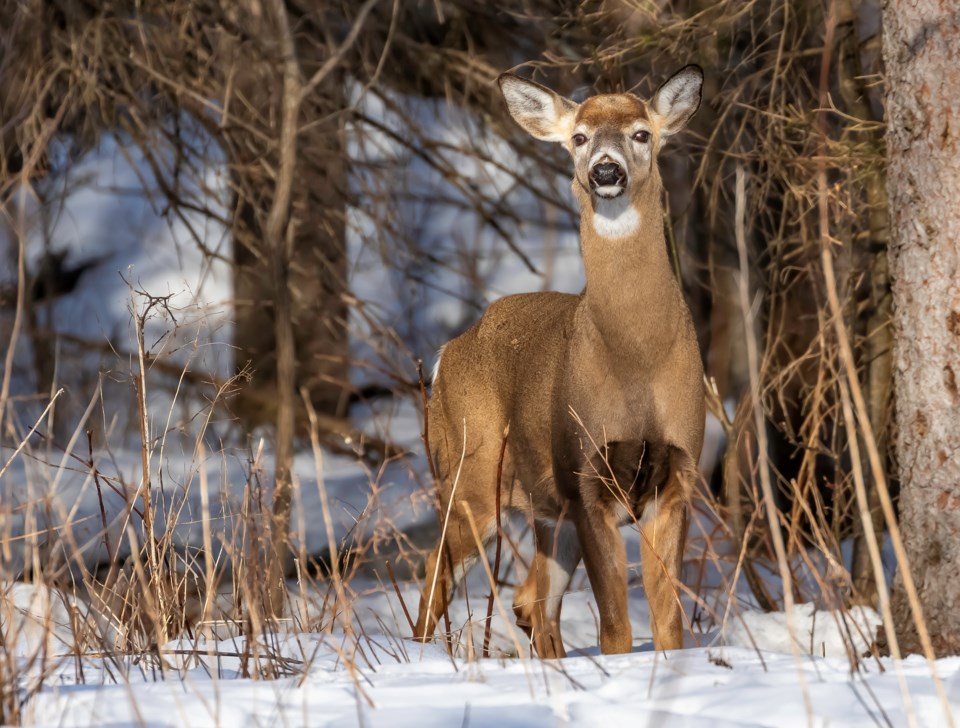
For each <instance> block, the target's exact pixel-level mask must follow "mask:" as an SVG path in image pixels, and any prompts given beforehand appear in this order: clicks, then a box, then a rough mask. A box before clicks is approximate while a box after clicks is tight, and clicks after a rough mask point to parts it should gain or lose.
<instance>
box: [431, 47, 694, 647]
mask: <svg viewBox="0 0 960 728" xmlns="http://www.w3.org/2000/svg"><path fill="white" fill-rule="evenodd" d="M498 83H499V87H500V91H501V93H502V95H503V98H504V100H505V102H506V106H507V110H508V111H509V113H510V115H511V116H512V117H513V119H514V120H515V121H516V122H517V123H518V124H519V125H520V126H521V127H522V128H523V129H524V130H526V131H527V132H528V133H529V134H531V135H532V136H533V137H535V138H536V139H539V140H542V141H547V142H554V143H558V144H562V145H563V146H564V147H565V148H566V149H567V151H568V152H569V153H570V155H571V157H572V158H573V164H574V175H573V180H572V187H573V194H574V197H575V198H576V201H577V202H578V204H579V207H580V249H581V254H582V259H583V264H584V272H585V274H586V286H585V288H584V289H583V291H582V292H581V293H580V294H579V295H574V294H565V293H558V292H538V293H526V294H518V295H511V296H506V297H504V298H501V299H499V300H497V301H495V302H493V303H492V304H491V305H490V306H489V307H488V308H487V310H486V312H485V313H484V314H483V316H482V317H481V318H480V319H479V320H478V321H477V322H476V323H475V324H474V325H473V326H472V327H471V328H469V329H468V330H467V331H465V332H464V333H463V334H461V335H460V336H459V337H457V338H455V339H453V340H452V341H450V342H448V343H447V344H445V345H444V347H443V348H441V350H440V353H439V361H438V363H437V366H436V368H435V370H434V377H433V381H432V392H431V395H430V398H429V402H428V403H427V405H426V408H425V409H426V412H425V428H426V432H428V433H429V437H428V438H425V440H428V444H429V453H428V457H430V458H432V463H433V469H434V472H435V476H436V478H437V481H438V482H437V490H438V497H439V498H438V499H439V507H440V513H441V515H442V516H443V518H445V521H444V524H443V529H442V534H441V537H440V542H439V543H438V544H437V547H436V548H435V549H433V551H432V552H431V553H430V554H429V556H428V558H427V562H426V578H425V580H424V584H423V589H422V593H421V595H420V606H419V614H418V619H417V623H416V625H415V628H414V638H415V639H418V640H420V641H427V640H429V639H431V638H432V637H433V634H434V632H435V630H436V625H437V621H438V619H439V618H440V616H441V615H443V614H444V613H445V611H446V609H447V607H448V604H449V602H450V600H451V598H452V595H453V591H454V589H455V587H456V585H457V583H458V582H459V581H460V580H461V579H462V578H463V575H464V574H465V573H466V571H467V570H468V569H469V568H470V566H471V565H472V564H473V563H475V562H476V561H477V559H478V557H479V553H480V551H479V550H480V549H481V548H486V547H487V546H489V545H490V544H491V543H492V541H493V539H494V538H495V537H496V535H497V531H498V527H499V525H500V517H499V515H498V513H497V507H498V505H499V507H500V509H501V513H502V514H507V513H520V514H524V515H525V516H526V517H527V518H528V520H529V522H530V523H531V525H532V532H533V538H534V544H535V554H534V556H533V559H532V561H531V564H530V569H529V572H528V574H527V576H526V579H525V581H523V583H522V584H520V586H519V587H518V588H517V589H516V591H515V598H514V602H513V611H514V613H515V615H516V623H517V625H518V626H519V627H520V628H521V629H522V630H523V631H524V632H525V633H526V635H527V637H528V639H529V640H530V643H531V644H532V647H533V649H534V650H535V651H536V653H537V655H538V656H539V657H541V658H544V659H551V658H561V657H565V656H566V651H565V649H564V646H563V641H562V637H561V634H560V609H561V603H562V600H563V596H564V593H565V592H566V591H567V589H568V587H569V585H570V582H571V579H572V576H573V574H574V572H575V570H576V569H577V567H578V566H579V564H580V561H581V559H582V560H583V562H584V564H585V567H586V572H587V576H588V578H589V582H590V586H591V588H592V590H593V594H594V598H595V600H596V605H597V611H598V613H599V618H600V619H599V622H600V628H599V641H600V649H601V652H602V653H604V654H616V653H624V652H629V651H630V650H631V649H632V644H633V636H632V628H631V624H630V620H629V618H628V614H627V560H626V550H625V546H624V542H623V539H622V537H621V535H620V532H619V529H620V527H622V526H624V525H627V524H630V523H632V524H635V525H636V526H637V527H638V528H639V531H640V535H641V553H640V556H641V571H642V577H643V586H644V589H645V592H646V596H647V598H648V601H649V604H650V622H651V630H652V635H653V644H654V648H655V649H656V650H658V651H661V650H671V649H679V648H682V647H683V609H682V607H681V604H680V600H679V597H678V587H677V585H678V584H679V583H680V581H679V577H680V569H681V559H682V555H683V549H684V542H685V538H686V532H687V519H688V515H687V509H688V503H689V500H690V498H691V494H692V492H693V489H694V487H695V483H696V478H697V462H698V460H699V456H700V449H701V446H702V444H703V432H704V422H705V399H704V394H705V392H704V384H703V365H702V363H701V358H700V349H699V345H698V343H697V337H696V332H695V329H694V324H693V318H692V316H691V313H690V309H689V307H688V306H687V304H686V301H685V299H684V295H683V291H682V288H681V285H680V283H679V282H678V280H677V278H676V276H675V275H674V272H673V268H672V266H671V263H670V256H669V254H668V250H667V245H666V240H665V235H664V222H663V204H662V182H661V178H660V173H659V170H658V167H657V155H658V153H659V152H660V150H661V148H662V146H663V144H664V142H665V141H666V139H667V138H668V137H670V136H672V135H674V134H677V133H678V132H680V131H681V130H682V129H683V128H684V127H685V126H686V125H687V123H688V122H689V121H690V119H691V118H692V117H693V116H694V114H695V113H696V112H697V110H698V108H699V107H700V100H701V93H702V92H701V89H702V85H703V71H702V70H701V69H700V67H699V66H695V65H689V66H686V67H684V68H683V69H681V70H680V71H678V72H677V73H676V74H674V75H673V76H672V77H670V78H669V79H668V80H667V81H665V82H664V83H663V84H662V85H661V86H660V87H659V88H658V89H657V91H656V93H655V94H654V95H653V97H652V99H650V100H643V99H641V98H640V97H638V96H636V95H634V94H631V93H614V94H599V95H595V96H592V97H590V98H588V99H586V100H585V101H583V102H582V103H575V102H574V101H571V100H569V99H567V98H565V97H563V96H561V95H559V94H557V93H555V92H553V91H552V90H550V89H548V88H546V87H544V86H542V85H540V84H538V83H535V82H533V81H529V80H526V79H524V78H522V77H520V76H517V75H515V74H512V73H504V74H503V75H501V76H500V77H499V79H498ZM498 471H499V473H500V475H499V477H498V476H497V473H498Z"/></svg>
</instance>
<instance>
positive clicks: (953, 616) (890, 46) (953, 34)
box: [883, 0, 960, 654]
mask: <svg viewBox="0 0 960 728" xmlns="http://www.w3.org/2000/svg"><path fill="white" fill-rule="evenodd" d="M883 33H884V37H883V55H884V62H885V64H886V71H887V92H886V113H887V151H888V158H889V169H888V173H887V189H888V193H889V197H890V213H891V225H892V245H891V251H890V252H891V260H890V264H891V276H892V285H893V301H894V337H895V349H894V384H895V389H896V448H897V458H898V461H899V469H900V481H901V495H900V520H901V526H902V530H903V533H904V538H905V546H906V551H907V555H908V558H909V561H910V567H911V570H912V573H913V575H914V578H915V580H916V582H917V589H918V591H919V597H920V601H921V604H922V605H923V609H924V614H925V618H926V621H927V625H928V627H929V629H930V633H931V636H932V638H933V644H934V649H935V650H936V652H937V653H938V654H947V653H950V654H956V653H957V652H958V651H960V578H958V575H960V391H958V379H960V10H958V9H957V6H956V5H955V4H953V3H948V2H938V1H937V0H889V1H888V2H886V3H885V4H884V7H883ZM893 609H894V618H895V621H896V622H897V625H898V631H899V632H900V639H901V648H902V649H903V650H904V651H905V652H908V651H918V650H919V642H918V638H917V632H916V629H915V627H914V625H913V620H912V619H911V617H910V609H909V606H908V603H907V596H906V594H905V591H904V589H903V579H902V576H900V575H898V577H897V579H896V580H895V583H894V593H893Z"/></svg>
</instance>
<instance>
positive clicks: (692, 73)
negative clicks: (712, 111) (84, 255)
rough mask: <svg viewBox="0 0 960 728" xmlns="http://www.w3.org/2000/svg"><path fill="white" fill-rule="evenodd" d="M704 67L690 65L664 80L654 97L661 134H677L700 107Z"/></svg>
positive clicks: (654, 108) (654, 106) (655, 111)
mask: <svg viewBox="0 0 960 728" xmlns="http://www.w3.org/2000/svg"><path fill="white" fill-rule="evenodd" d="M702 89H703V69H702V68H700V66H696V65H690V66H685V67H683V68H681V69H680V70H679V71H677V72H676V73H675V74H673V76H671V77H670V78H669V79H667V80H666V81H664V83H663V84H662V85H661V86H660V88H658V89H657V93H656V94H655V95H654V97H653V104H652V106H653V112H654V113H655V114H656V115H657V116H658V117H659V122H660V135H661V136H669V135H671V134H676V133H677V132H678V131H680V130H681V129H683V127H685V126H686V125H687V122H689V121H690V119H692V118H693V115H694V114H696V113H697V109H699V108H700V97H701V93H702Z"/></svg>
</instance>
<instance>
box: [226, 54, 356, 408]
mask: <svg viewBox="0 0 960 728" xmlns="http://www.w3.org/2000/svg"><path fill="white" fill-rule="evenodd" d="M315 56H316V51H315V49H314V48H312V47H311V48H309V49H304V51H303V53H302V54H300V55H299V59H298V60H299V62H300V64H301V65H302V67H301V74H302V76H305V77H309V76H310V75H311V74H312V73H313V71H314V70H315V66H318V65H319V64H320V63H321V62H322V60H323V59H322V58H319V59H318V58H316V57H315ZM229 63H232V64H234V65H233V68H235V69H236V76H235V79H234V84H235V88H236V89H237V91H238V94H237V99H235V100H233V101H232V107H233V108H232V113H233V114H236V116H237V117H238V118H239V119H240V120H241V123H239V124H236V125H233V126H231V127H230V128H229V129H228V130H227V133H226V134H225V137H226V149H227V156H228V163H229V166H230V173H231V179H232V186H233V189H234V194H235V214H234V226H233V233H234V260H235V263H236V268H235V277H234V300H235V311H234V315H235V317H236V321H235V330H234V344H235V345H236V347H237V353H236V361H237V365H238V367H243V366H245V365H249V366H250V369H251V370H252V376H253V381H252V383H251V385H250V386H247V387H244V388H243V390H242V391H241V395H240V401H239V403H238V408H237V409H238V413H239V414H240V416H241V419H242V420H244V422H245V423H246V424H247V425H248V426H253V425H257V424H262V423H270V422H274V421H275V420H276V416H277V412H276V407H277V402H278V398H277V389H276V385H277V374H278V371H277V355H278V347H280V346H282V345H283V342H282V341H278V340H277V338H276V332H277V321H276V318H277V315H278V314H280V315H284V316H289V317H290V318H291V323H292V333H293V339H294V340H293V348H294V350H295V357H296V374H295V388H294V392H293V395H292V396H294V397H295V399H296V401H298V402H299V395H298V394H297V391H298V390H300V389H304V388H305V389H306V390H307V392H308V393H309V396H310V399H311V402H312V403H313V406H314V408H315V409H316V410H317V411H318V412H322V413H325V414H328V415H335V416H339V415H343V414H344V412H345V405H346V401H345V394H346V387H347V380H348V356H347V355H348V349H347V347H348V338H347V325H346V319H347V304H346V300H345V298H344V293H345V292H346V291H347V282H346V276H347V258H346V194H347V190H346V188H345V185H346V175H345V172H346V170H345V165H344V155H345V154H346V147H345V140H344V130H343V116H342V112H343V107H344V105H345V96H344V90H343V74H342V73H340V72H334V73H332V74H330V76H329V77H328V78H327V79H326V80H325V81H323V83H321V85H320V88H318V89H315V90H314V92H313V93H312V94H310V96H309V98H307V99H304V101H303V103H302V105H301V108H300V110H299V113H298V131H297V154H296V160H295V171H294V175H293V178H294V183H293V187H292V189H291V190H290V202H289V217H290V221H289V224H290V226H291V230H290V231H289V233H287V232H286V231H285V232H284V236H287V235H288V234H289V237H288V239H287V240H286V241H285V242H286V243H287V245H288V255H287V256H285V258H286V259H285V260H284V261H283V264H282V266H281V267H283V268H285V270H284V271H283V275H284V277H285V278H286V280H287V290H286V296H287V298H288V300H287V301H277V300H276V297H277V292H276V285H277V273H278V271H277V266H276V263H277V261H276V256H275V252H276V250H275V245H274V243H275V242H276V241H270V240H269V237H270V235H269V231H268V229H267V228H268V219H267V213H268V211H269V210H271V209H272V208H273V207H274V199H273V195H274V190H275V183H276V180H275V179H273V178H272V177H273V174H271V171H270V170H273V171H275V170H276V169H277V168H278V167H277V165H279V159H278V157H277V155H276V142H277V134H278V133H279V132H278V127H279V122H280V118H281V117H282V107H281V103H282V91H283V88H284V79H283V72H282V71H283V65H282V63H280V62H270V61H269V60H268V59H264V61H263V62H257V63H252V62H250V61H249V60H247V61H245V60H244V58H243V48H242V46H241V47H239V48H237V57H236V58H231V59H229ZM264 125H266V126H268V128H270V129H271V130H270V133H268V134H266V135H262V134H258V133H250V132H249V131H248V130H249V129H251V128H253V129H256V128H263V126H264ZM265 161H266V163H264V162H265ZM281 298H282V296H281ZM280 308H285V309H287V311H284V312H283V313H282V314H281V311H280Z"/></svg>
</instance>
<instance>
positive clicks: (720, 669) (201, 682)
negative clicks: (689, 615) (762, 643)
mask: <svg viewBox="0 0 960 728" xmlns="http://www.w3.org/2000/svg"><path fill="white" fill-rule="evenodd" d="M271 649H272V650H273V651H274V652H275V654H277V655H280V656H282V657H284V658H286V660H285V662H284V664H285V665H286V666H287V668H288V669H289V670H290V672H291V674H289V675H285V676H281V677H278V678H276V679H273V680H260V681H257V680H252V679H250V678H242V677H240V675H241V673H242V670H241V667H242V660H241V658H240V657H239V655H241V654H242V653H243V652H244V645H243V642H242V640H230V641H221V642H211V643H206V642H203V641H201V642H198V643H190V644H184V643H176V644H171V645H167V646H166V648H165V651H164V653H163V656H164V659H165V660H166V661H167V663H168V664H169V666H168V668H167V669H166V671H164V672H161V671H159V670H157V669H155V668H151V667H150V666H145V665H131V664H129V662H126V661H123V660H120V661H117V660H114V661H111V662H110V663H109V664H107V661H100V662H99V663H98V662H97V661H95V660H90V659H87V660H84V664H83V666H82V669H81V667H80V665H79V664H78V663H77V662H75V661H74V660H72V659H68V660H65V661H64V662H63V664H62V666H61V667H60V668H58V669H57V670H56V671H55V674H54V675H53V676H51V677H50V678H48V680H47V684H46V686H45V687H44V688H43V689H42V690H41V691H39V692H38V693H37V694H36V695H34V697H32V698H31V699H30V700H29V701H28V702H27V704H26V705H25V706H24V708H23V711H24V713H23V715H24V719H23V722H24V725H31V726H33V725H36V726H55V725H56V726H125V725H147V726H217V727H218V728H219V727H225V726H246V725H251V726H253V725H256V726H292V725H311V726H383V727H384V728H388V727H389V728H395V727H398V726H411V727H413V726H416V727H417V728H422V727H423V726H478V727H479V726H493V727H495V728H503V727H504V726H531V727H533V726H544V727H546V726H550V727H552V726H563V725H569V726H585V727H587V726H603V725H609V726H650V727H660V726H665V727H668V728H672V727H675V726H681V727H686V728H690V727H695V728H699V727H701V726H702V727H703V728H707V727H708V726H709V727H711V728H713V727H715V726H721V727H725V726H771V727H772V728H786V727H788V726H823V727H826V726H874V725H879V726H905V725H909V724H910V723H911V719H912V721H913V724H914V725H919V726H942V725H947V720H948V718H947V716H946V715H945V712H944V704H943V702H942V701H941V700H940V699H939V698H938V697H937V695H936V693H935V691H934V688H933V684H932V681H931V678H930V669H929V666H928V665H927V664H926V662H924V661H923V660H921V659H918V658H911V659H908V660H906V661H904V662H903V663H902V664H900V665H899V667H898V668H897V669H899V671H900V674H899V675H898V674H897V673H896V671H895V668H894V666H893V665H892V664H891V663H890V661H889V660H883V661H879V662H877V661H873V660H865V661H863V662H862V663H861V664H860V667H859V669H858V670H853V671H852V670H851V669H850V663H849V662H848V661H847V660H846V659H843V658H822V657H811V656H802V657H794V656H791V655H790V654H784V653H776V652H769V651H763V650H753V649H748V648H743V647H701V648H693V649H687V650H682V651H675V652H670V653H657V652H652V651H634V652H633V653H631V654H629V655H619V656H599V655H597V654H596V653H595V651H587V653H586V654H579V655H571V656H570V657H568V658H566V659H565V660H562V661H538V660H529V659H505V660H494V659H485V660H476V661H471V662H468V661H466V660H464V659H451V658H450V657H449V656H448V655H447V654H446V652H445V651H444V650H443V649H441V648H440V647H438V646H435V645H426V646H424V645H421V644H420V643H416V642H411V641H408V640H403V639H398V638H394V637H389V636H385V635H372V636H362V637H359V638H353V637H346V636H344V635H342V634H333V635H324V636H321V635H316V634H293V635H286V636H284V637H282V638H280V639H278V640H277V641H276V642H275V643H274V644H272V645H271ZM118 663H119V664H118ZM937 670H938V672H939V674H940V677H941V678H942V679H943V680H944V681H945V683H946V686H947V693H948V695H949V704H948V705H949V708H948V709H949V710H950V711H951V713H952V716H953V718H954V720H956V719H958V718H960V658H949V659H944V660H940V661H939V662H938V663H937ZM81 674H82V675H83V682H82V683H80V681H79V680H78V676H79V675H81ZM901 681H902V682H901ZM903 685H905V686H906V690H907V692H908V694H909V704H905V702H904V699H903V692H902V690H901V687H902V686H903Z"/></svg>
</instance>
